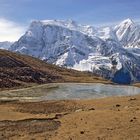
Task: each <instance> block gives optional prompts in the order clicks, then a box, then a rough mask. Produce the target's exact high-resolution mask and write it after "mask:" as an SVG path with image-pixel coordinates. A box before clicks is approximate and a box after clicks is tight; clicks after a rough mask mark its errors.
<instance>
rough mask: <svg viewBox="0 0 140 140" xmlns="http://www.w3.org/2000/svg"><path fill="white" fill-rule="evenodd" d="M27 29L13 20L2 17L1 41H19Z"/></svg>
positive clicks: (0, 23) (0, 27) (0, 19)
mask: <svg viewBox="0 0 140 140" xmlns="http://www.w3.org/2000/svg"><path fill="white" fill-rule="evenodd" d="M25 29H26V27H24V26H21V25H19V24H17V23H15V22H13V21H10V20H7V19H4V18H0V41H17V40H18V39H19V38H20V36H21V35H22V34H23V33H24V32H25Z"/></svg>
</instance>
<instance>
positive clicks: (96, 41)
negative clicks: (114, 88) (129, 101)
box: [9, 19, 140, 83]
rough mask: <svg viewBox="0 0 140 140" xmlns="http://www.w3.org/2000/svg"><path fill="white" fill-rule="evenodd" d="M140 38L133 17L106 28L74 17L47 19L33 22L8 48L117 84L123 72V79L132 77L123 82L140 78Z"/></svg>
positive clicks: (137, 26)
mask: <svg viewBox="0 0 140 140" xmlns="http://www.w3.org/2000/svg"><path fill="white" fill-rule="evenodd" d="M139 41H140V27H139V25H137V24H136V23H134V22H133V21H132V20H130V19H127V20H125V21H123V22H121V23H120V24H119V25H117V26H115V27H105V28H94V27H92V26H86V25H80V24H77V23H76V22H74V21H71V20H70V21H60V20H45V21H34V22H32V23H31V25H30V27H29V29H28V30H27V32H26V33H25V35H23V36H22V37H21V38H20V39H19V40H18V41H17V42H15V43H14V44H13V45H12V46H11V47H10V49H9V50H11V51H14V52H19V53H22V54H26V55H31V56H34V57H36V58H39V59H41V60H44V61H46V62H49V63H52V64H56V65H59V66H62V67H67V68H72V69H76V70H80V71H90V72H93V73H95V74H98V75H100V76H103V77H105V78H108V79H112V80H113V81H115V82H117V83H120V81H119V79H120V78H116V77H115V76H116V74H117V73H118V72H121V74H123V75H124V76H126V77H125V78H124V79H129V80H125V81H122V83H131V82H136V81H139V80H140V73H139V71H140V62H139V60H140V54H139V52H140V50H139ZM136 49H137V50H136ZM116 72H117V73H116ZM125 73H129V74H126V75H125ZM121 74H120V75H121ZM128 75H129V76H128ZM117 77H118V76H117ZM114 79H115V80H114Z"/></svg>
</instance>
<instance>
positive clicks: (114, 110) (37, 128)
mask: <svg viewBox="0 0 140 140" xmlns="http://www.w3.org/2000/svg"><path fill="white" fill-rule="evenodd" d="M0 139H1V140H17V139H18V140H20V139H22V140H27V139H28V140H48V139H50V140H120V139H121V140H139V139H140V95H137V96H127V97H110V98H102V99H95V100H77V101H46V102H23V101H22V102H19V101H9V102H8V101H7V102H6V101H1V102H0Z"/></svg>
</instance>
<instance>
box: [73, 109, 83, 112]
mask: <svg viewBox="0 0 140 140" xmlns="http://www.w3.org/2000/svg"><path fill="white" fill-rule="evenodd" d="M81 111H83V109H78V110H76V111H75V112H81Z"/></svg>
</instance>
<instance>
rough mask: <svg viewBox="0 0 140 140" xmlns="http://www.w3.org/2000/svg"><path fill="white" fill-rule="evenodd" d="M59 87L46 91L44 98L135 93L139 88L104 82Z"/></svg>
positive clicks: (99, 96)
mask: <svg viewBox="0 0 140 140" xmlns="http://www.w3.org/2000/svg"><path fill="white" fill-rule="evenodd" d="M58 85H59V88H58V89H54V90H51V91H49V92H47V94H46V95H45V97H43V99H45V100H59V99H61V100H63V99H92V98H102V97H107V96H122V95H124V96H125V95H135V94H139V93H140V88H137V87H133V86H119V85H104V84H98V83H97V84H74V83H72V84H58Z"/></svg>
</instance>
